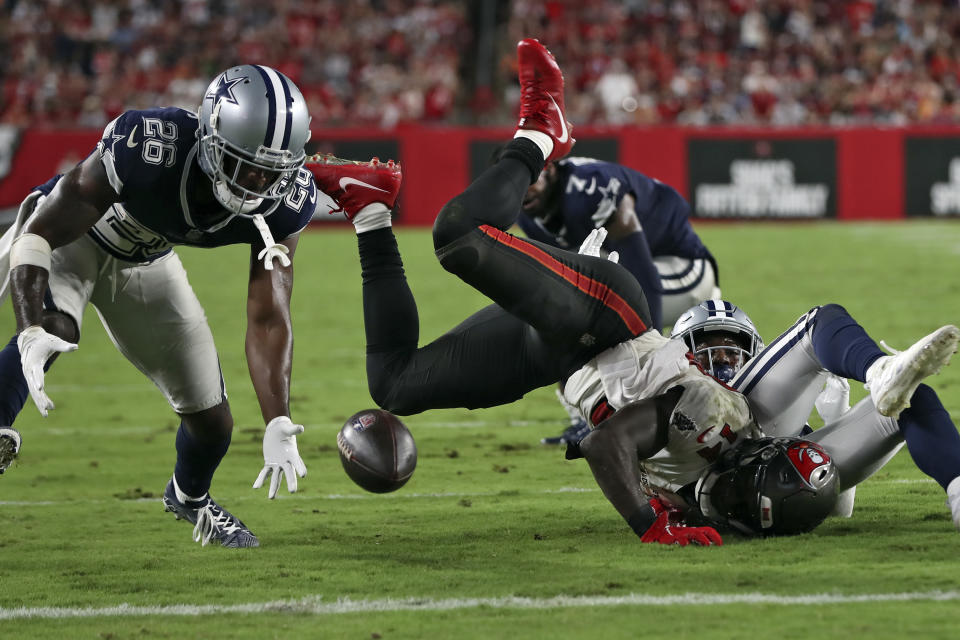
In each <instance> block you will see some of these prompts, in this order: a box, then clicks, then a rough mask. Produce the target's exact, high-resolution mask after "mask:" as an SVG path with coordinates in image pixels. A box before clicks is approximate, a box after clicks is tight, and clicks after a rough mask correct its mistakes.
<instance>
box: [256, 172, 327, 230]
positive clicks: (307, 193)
mask: <svg viewBox="0 0 960 640" xmlns="http://www.w3.org/2000/svg"><path fill="white" fill-rule="evenodd" d="M316 209H317V185H316V183H315V182H314V181H313V174H312V173H310V171H309V169H304V168H301V169H300V172H299V173H298V174H297V180H296V183H295V184H294V185H293V189H291V190H290V193H288V194H287V196H286V197H285V198H284V199H283V202H281V203H280V206H279V207H277V210H276V211H274V212H273V213H272V214H270V215H268V216H267V217H266V218H265V220H266V221H267V226H269V227H270V232H271V233H272V234H273V237H274V239H275V240H276V241H277V242H280V241H282V240H284V239H285V238H289V237H290V236H292V235H294V234H295V233H298V232H299V231H301V230H303V228H304V227H306V226H307V225H308V224H309V223H310V219H311V218H313V213H314V211H316Z"/></svg>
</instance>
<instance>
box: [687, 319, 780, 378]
mask: <svg viewBox="0 0 960 640" xmlns="http://www.w3.org/2000/svg"><path fill="white" fill-rule="evenodd" d="M708 334H715V335H718V336H723V337H730V338H732V339H733V341H735V342H736V345H733V344H725V345H718V346H701V345H702V343H703V342H704V340H705V338H706V337H707V335H708ZM670 337H671V338H676V339H677V340H683V341H684V342H685V343H686V345H687V349H689V350H690V353H692V354H693V355H694V356H695V357H696V358H697V360H698V361H700V363H701V364H703V366H704V368H705V369H707V372H708V373H709V374H710V375H712V376H713V377H715V378H717V379H718V380H720V381H722V382H730V380H732V379H733V376H734V375H736V373H737V371H739V370H740V367H742V366H743V365H744V364H746V363H747V361H748V360H749V359H750V358H752V357H753V356H755V355H757V354H758V353H759V352H760V351H761V350H762V349H763V338H761V337H760V334H759V333H758V332H757V328H756V327H755V326H754V325H753V322H752V321H751V320H750V318H749V317H748V316H747V314H745V313H744V312H743V311H742V310H741V309H740V308H739V307H737V306H736V305H734V304H732V303H730V302H727V301H726V300H705V301H704V302H701V303H700V304H698V305H696V306H694V307H691V308H689V309H687V310H686V311H685V312H684V313H683V315H682V316H680V319H679V320H677V322H676V324H674V325H673V330H672V331H671V332H670ZM729 352H735V353H736V354H738V357H737V358H735V359H734V361H732V362H731V361H730V359H729V358H727V357H721V355H720V354H721V353H724V354H726V353H729Z"/></svg>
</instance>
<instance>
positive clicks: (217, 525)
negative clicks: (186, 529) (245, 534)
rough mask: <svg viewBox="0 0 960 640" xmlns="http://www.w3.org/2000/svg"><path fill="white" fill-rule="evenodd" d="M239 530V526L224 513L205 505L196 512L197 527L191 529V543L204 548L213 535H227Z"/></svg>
mask: <svg viewBox="0 0 960 640" xmlns="http://www.w3.org/2000/svg"><path fill="white" fill-rule="evenodd" d="M239 530H240V525H239V524H237V523H236V520H234V519H233V517H231V516H230V515H229V514H228V513H227V512H226V511H224V510H223V509H219V508H217V507H216V506H215V505H213V504H211V503H207V504H205V505H204V506H202V507H200V509H199V510H197V526H195V527H194V528H193V541H194V542H199V543H200V546H202V547H205V546H207V543H208V542H210V540H211V539H213V536H214V534H215V533H217V532H223V533H225V534H229V533H233V532H234V531H239Z"/></svg>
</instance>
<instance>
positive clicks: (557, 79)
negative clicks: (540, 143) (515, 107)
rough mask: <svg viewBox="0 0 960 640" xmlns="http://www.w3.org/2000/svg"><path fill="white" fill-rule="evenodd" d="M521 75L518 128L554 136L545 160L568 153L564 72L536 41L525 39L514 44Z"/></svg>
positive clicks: (570, 140) (570, 139)
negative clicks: (550, 149)
mask: <svg viewBox="0 0 960 640" xmlns="http://www.w3.org/2000/svg"><path fill="white" fill-rule="evenodd" d="M517 67H518V69H519V76H520V122H518V123H517V128H518V129H531V130H533V131H540V132H542V133H545V134H547V135H548V136H550V137H551V138H552V139H553V152H552V153H551V154H550V157H549V158H546V161H547V162H549V161H551V160H555V159H557V158H562V157H563V156H565V155H567V154H568V153H570V148H571V147H573V143H574V142H575V140H574V139H573V136H571V133H572V131H573V125H571V124H570V123H569V122H567V117H566V115H565V112H564V106H563V73H562V72H561V71H560V66H559V65H558V64H557V61H556V60H555V59H554V57H553V54H552V53H550V52H549V51H547V48H546V47H544V46H543V45H542V44H540V42H539V41H538V40H535V39H533V38H526V39H524V40H521V41H520V42H519V43H518V44H517Z"/></svg>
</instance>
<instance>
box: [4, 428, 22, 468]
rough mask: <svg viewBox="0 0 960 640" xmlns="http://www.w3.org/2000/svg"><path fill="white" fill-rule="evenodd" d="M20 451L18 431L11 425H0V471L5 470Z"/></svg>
mask: <svg viewBox="0 0 960 640" xmlns="http://www.w3.org/2000/svg"><path fill="white" fill-rule="evenodd" d="M18 453H20V432H19V431H17V430H16V429H14V428H13V427H0V473H3V472H4V471H6V470H7V467H9V466H10V465H11V464H12V463H13V461H14V460H16V458H17V454H18Z"/></svg>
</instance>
